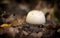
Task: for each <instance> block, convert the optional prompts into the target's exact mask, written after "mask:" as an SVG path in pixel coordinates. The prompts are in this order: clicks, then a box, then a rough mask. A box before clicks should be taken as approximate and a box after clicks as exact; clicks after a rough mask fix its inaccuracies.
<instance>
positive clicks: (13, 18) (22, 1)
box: [0, 0, 60, 38]
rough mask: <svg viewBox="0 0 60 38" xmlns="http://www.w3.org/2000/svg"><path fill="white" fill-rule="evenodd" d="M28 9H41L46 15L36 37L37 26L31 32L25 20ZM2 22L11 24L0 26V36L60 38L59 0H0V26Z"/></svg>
mask: <svg viewBox="0 0 60 38" xmlns="http://www.w3.org/2000/svg"><path fill="white" fill-rule="evenodd" d="M30 10H42V11H43V12H44V14H45V15H46V19H47V23H46V25H44V26H41V27H42V29H43V30H42V31H41V32H38V33H39V35H38V37H37V35H36V33H35V32H36V31H37V30H38V29H39V28H34V29H35V30H36V31H35V32H33V33H32V32H30V31H31V28H30V30H29V31H28V28H29V27H32V26H27V25H29V24H26V22H25V17H26V15H27V14H28V12H29V11H30ZM2 24H12V26H8V27H9V28H6V27H4V26H2V27H0V38H60V0H0V26H1V25H2ZM21 25H22V26H21ZM25 25H26V26H25ZM18 26H19V27H18ZM16 27H18V28H20V27H21V28H23V30H21V29H17V28H16ZM38 27H39V26H38ZM25 28H26V29H27V31H26V30H24V29H25ZM11 30H12V31H11ZM40 30H41V29H40ZM41 33H43V35H42V34H41ZM29 34H30V35H32V36H30V35H29ZM40 35H41V36H40ZM3 36H4V37H3ZM33 36H34V37H33Z"/></svg>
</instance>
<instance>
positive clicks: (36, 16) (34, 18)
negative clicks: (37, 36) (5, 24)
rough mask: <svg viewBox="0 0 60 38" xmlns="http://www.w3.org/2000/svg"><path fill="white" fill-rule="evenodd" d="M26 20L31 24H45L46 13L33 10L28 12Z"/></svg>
mask: <svg viewBox="0 0 60 38" xmlns="http://www.w3.org/2000/svg"><path fill="white" fill-rule="evenodd" d="M26 22H27V23H29V24H44V23H45V22H46V19H45V15H44V13H43V12H42V11H39V10H32V11H30V12H29V13H28V15H27V17H26Z"/></svg>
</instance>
